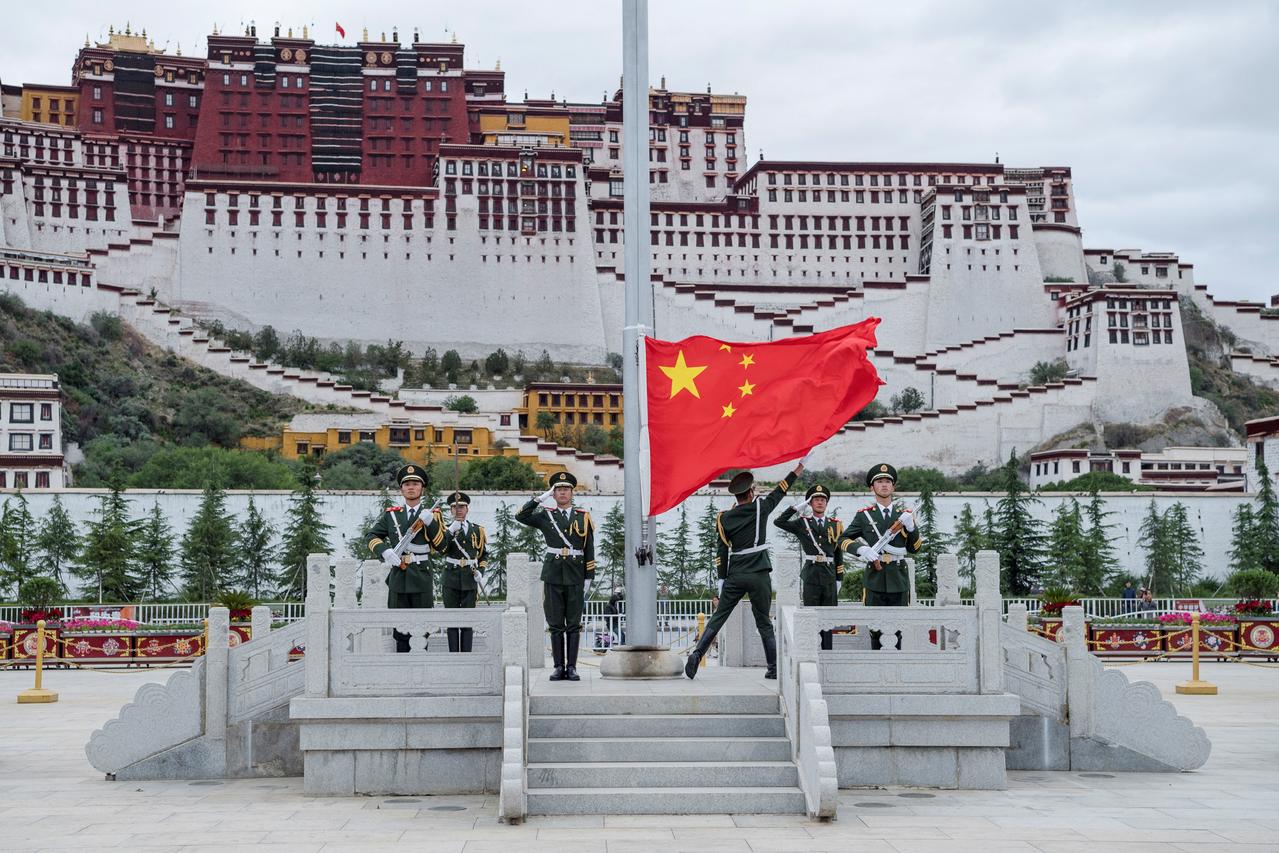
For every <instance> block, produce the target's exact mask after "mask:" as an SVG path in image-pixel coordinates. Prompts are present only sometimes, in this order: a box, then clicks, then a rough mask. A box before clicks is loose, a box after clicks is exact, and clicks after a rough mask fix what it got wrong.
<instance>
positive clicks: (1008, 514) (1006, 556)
mask: <svg viewBox="0 0 1279 853" xmlns="http://www.w3.org/2000/svg"><path fill="white" fill-rule="evenodd" d="M1003 474H1004V476H1003V485H1004V496H1003V497H1002V498H1000V499H999V501H998V503H996V504H995V522H996V527H995V530H994V547H995V550H996V551H998V552H999V568H1000V574H1001V575H1002V576H1003V577H1002V578H1001V580H1002V582H1003V587H1004V590H1005V592H1006V594H1010V595H1027V594H1029V593H1030V591H1031V590H1033V589H1034V588H1035V585H1036V583H1037V582H1038V581H1039V575H1040V572H1041V570H1042V567H1043V556H1044V544H1043V543H1044V536H1043V523H1042V522H1040V521H1039V520H1038V519H1037V518H1035V517H1034V516H1033V515H1031V507H1033V506H1035V505H1037V504H1038V503H1039V499H1038V498H1036V497H1035V496H1034V495H1032V494H1031V493H1030V490H1029V489H1027V488H1026V484H1025V483H1023V482H1022V481H1021V477H1020V476H1018V473H1017V452H1016V451H1015V450H1014V451H1013V452H1012V453H1011V454H1010V455H1009V457H1008V463H1007V464H1006V465H1004V470H1003Z"/></svg>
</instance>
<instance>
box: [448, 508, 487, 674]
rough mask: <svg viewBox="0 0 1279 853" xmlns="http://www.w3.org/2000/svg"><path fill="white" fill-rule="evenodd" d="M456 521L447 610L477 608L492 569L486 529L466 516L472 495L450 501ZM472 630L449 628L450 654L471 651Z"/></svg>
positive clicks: (451, 530)
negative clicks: (480, 590)
mask: <svg viewBox="0 0 1279 853" xmlns="http://www.w3.org/2000/svg"><path fill="white" fill-rule="evenodd" d="M447 501H448V505H449V510H450V511H451V512H452V513H453V520H452V521H450V522H449V525H448V533H449V535H448V537H447V539H448V541H447V542H446V543H445V549H444V572H443V577H441V578H440V581H441V583H440V586H441V588H442V590H443V593H444V606H445V607H474V606H475V600H476V597H477V594H478V592H479V588H480V584H482V583H483V582H484V580H483V576H482V573H483V572H484V570H485V569H487V568H488V553H487V550H486V549H487V547H488V535H487V534H486V533H485V532H484V528H483V527H482V526H481V525H478V524H476V523H474V522H472V521H467V520H466V516H467V514H468V513H469V512H470V510H471V496H470V495H468V494H467V493H466V492H454V493H453V494H451V495H449V496H448V498H447ZM474 634H475V632H474V630H473V629H471V628H449V629H448V637H449V651H450V652H469V651H470V650H471V643H472V641H473V639H474Z"/></svg>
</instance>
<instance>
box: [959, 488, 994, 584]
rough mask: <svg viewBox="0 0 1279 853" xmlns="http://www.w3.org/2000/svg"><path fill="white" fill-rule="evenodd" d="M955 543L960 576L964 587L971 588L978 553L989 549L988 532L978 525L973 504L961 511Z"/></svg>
mask: <svg viewBox="0 0 1279 853" xmlns="http://www.w3.org/2000/svg"><path fill="white" fill-rule="evenodd" d="M987 509H988V510H989V507H988V508H987ZM954 543H955V554H956V556H958V557H959V574H960V575H961V576H962V577H963V579H964V582H965V583H964V585H965V586H968V587H971V586H972V585H973V573H974V572H975V571H976V565H977V552H978V551H981V550H982V549H984V548H987V547H989V545H988V544H987V539H986V531H985V530H984V529H983V528H982V526H981V525H980V524H978V522H977V518H976V516H975V515H974V514H973V506H972V504H969V503H966V504H964V508H963V509H961V510H960V511H959V519H958V520H957V521H956V522H955V535H954Z"/></svg>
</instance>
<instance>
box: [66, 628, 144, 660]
mask: <svg viewBox="0 0 1279 853" xmlns="http://www.w3.org/2000/svg"><path fill="white" fill-rule="evenodd" d="M62 639H63V642H62V643H61V646H62V655H63V657H65V658H68V659H70V660H85V661H128V660H130V659H131V658H132V657H133V635H132V634H128V633H118V634H109V633H83V634H78V633H75V632H71V633H67V634H63V636H62Z"/></svg>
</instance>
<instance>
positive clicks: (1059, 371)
mask: <svg viewBox="0 0 1279 853" xmlns="http://www.w3.org/2000/svg"><path fill="white" fill-rule="evenodd" d="M1069 370H1070V367H1069V366H1068V365H1067V364H1066V359H1064V358H1059V359H1057V360H1056V361H1037V362H1035V365H1034V367H1032V368H1030V384H1031V385H1047V384H1048V383H1049V382H1060V381H1061V380H1063V379H1065V378H1066V373H1067V372H1068V371H1069Z"/></svg>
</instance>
